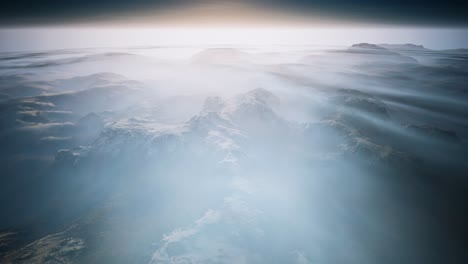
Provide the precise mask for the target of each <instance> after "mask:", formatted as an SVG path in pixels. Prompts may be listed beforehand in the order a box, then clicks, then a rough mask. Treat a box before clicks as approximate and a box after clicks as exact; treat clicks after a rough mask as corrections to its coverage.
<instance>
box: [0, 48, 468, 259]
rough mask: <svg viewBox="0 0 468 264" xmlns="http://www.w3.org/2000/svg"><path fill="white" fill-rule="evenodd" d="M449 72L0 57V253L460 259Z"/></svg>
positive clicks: (422, 60) (317, 62)
mask: <svg viewBox="0 0 468 264" xmlns="http://www.w3.org/2000/svg"><path fill="white" fill-rule="evenodd" d="M161 54H164V56H161ZM181 54H182V55H184V54H185V55H184V56H182V55H181ZM467 76H468V60H467V53H466V51H465V50H463V49H459V50H431V49H428V48H425V47H423V46H421V45H416V44H372V43H356V44H354V45H352V46H350V47H346V48H337V47H332V48H330V47H327V49H317V48H314V49H312V48H311V47H307V46H277V47H273V48H272V47H270V46H269V47H266V46H219V47H212V46H208V47H207V46H196V47H170V46H168V47H138V48H121V49H109V50H108V49H104V48H101V49H76V50H60V51H44V52H15V53H2V54H0V145H1V148H0V171H1V173H0V174H1V176H0V212H1V216H2V217H0V262H1V263H360V264H362V263H369V264H370V263H465V262H467V261H468V253H467V251H466V245H467V243H468V226H467V224H466V223H467V221H466V220H467V217H468V216H467V212H468V208H467V206H468V205H467V203H466V199H467V191H468V179H467V178H466V171H467V170H468V163H467V162H466V157H468V145H467V144H468V120H467V116H468V100H467V99H468V86H467V83H468V82H467V81H468V80H467Z"/></svg>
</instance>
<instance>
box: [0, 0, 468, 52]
mask: <svg viewBox="0 0 468 264" xmlns="http://www.w3.org/2000/svg"><path fill="white" fill-rule="evenodd" d="M467 11H468V2H467V1H461V0H446V1H437V0H432V1H430V0H429V1H428V0H425V1H422V0H393V1H384V0H356V1H348V0H313V1H312V0H289V1H285V0H249V1H247V0H231V1H229V0H217V1H216V0H172V1H168V0H132V1H130V0H80V1H78V0H69V1H64V0H42V1H38V0H6V1H3V3H2V8H1V9H0V51H17V50H18V51H19V50H39V49H57V48H79V47H94V46H125V45H172V44H180V45H186V44H188V45H192V44H193V45H198V44H262V45H263V44H311V45H350V44H352V43H356V42H373V43H415V44H423V45H425V46H427V47H430V48H434V49H448V48H461V47H465V48H467V47H468V16H466V14H467V13H468V12H467Z"/></svg>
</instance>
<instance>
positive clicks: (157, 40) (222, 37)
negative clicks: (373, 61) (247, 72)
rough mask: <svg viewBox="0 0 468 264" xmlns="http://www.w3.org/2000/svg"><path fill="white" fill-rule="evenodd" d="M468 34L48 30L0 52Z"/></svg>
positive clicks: (460, 40) (453, 44) (14, 35)
mask: <svg viewBox="0 0 468 264" xmlns="http://www.w3.org/2000/svg"><path fill="white" fill-rule="evenodd" d="M465 36H468V30H467V29H448V28H406V27H393V28H381V27H315V28H305V27H250V28H249V27H229V26H219V27H158V28H150V27H135V28H131V27H44V28H15V29H0V38H1V39H2V42H1V43H0V51H2V52H5V51H28V50H31V51H32V50H51V49H64V48H91V47H126V46H168V45H176V46H180V45H182V46H183V45H192V46H193V45H200V46H202V45H319V46H327V45H334V46H349V45H352V44H354V43H361V42H369V43H414V44H422V45H424V46H426V47H428V48H432V49H450V48H463V47H465V48H466V47H468V40H467V38H466V37H465Z"/></svg>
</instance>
